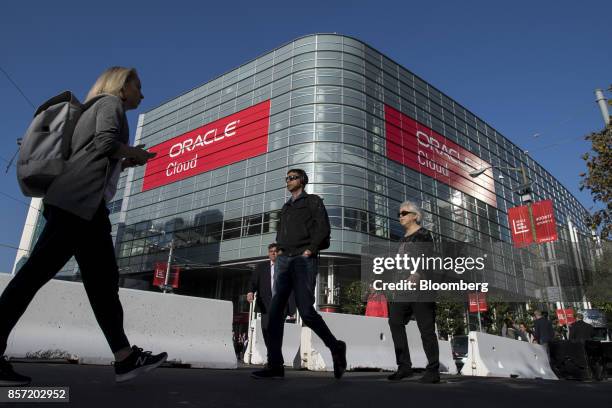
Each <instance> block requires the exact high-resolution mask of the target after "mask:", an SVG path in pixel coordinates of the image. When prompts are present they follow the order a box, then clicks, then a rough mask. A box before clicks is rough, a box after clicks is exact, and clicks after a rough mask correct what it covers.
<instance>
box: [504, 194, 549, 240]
mask: <svg viewBox="0 0 612 408" xmlns="http://www.w3.org/2000/svg"><path fill="white" fill-rule="evenodd" d="M531 208H532V211H533V222H534V226H535V231H536V234H535V235H536V240H535V242H536V243H537V244H541V243H544V242H553V241H556V240H557V223H556V222H555V213H554V210H553V203H552V201H551V200H543V201H538V202H535V203H533V204H532V205H531ZM508 224H509V226H510V231H511V232H512V242H514V246H515V247H517V248H521V247H524V246H527V245H529V244H532V243H533V242H534V241H533V234H532V232H531V228H532V227H531V221H530V219H529V207H527V206H526V205H521V206H519V207H513V208H509V209H508Z"/></svg>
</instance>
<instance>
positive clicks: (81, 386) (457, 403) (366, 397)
mask: <svg viewBox="0 0 612 408" xmlns="http://www.w3.org/2000/svg"><path fill="white" fill-rule="evenodd" d="M14 367H15V369H16V370H18V371H19V372H21V373H23V374H26V375H29V376H31V377H32V378H33V383H32V386H34V387H43V386H53V387H60V386H64V387H65V386H68V387H70V403H63V404H62V403H59V404H52V405H51V406H58V405H59V406H61V405H66V406H71V407H88V408H95V407H104V408H118V407H134V408H141V407H146V408H149V407H151V408H152V407H266V408H273V407H279V408H280V407H282V408H297V407H309V408H310V407H317V408H319V407H322V408H323V407H330V408H332V407H333V408H342V407H351V408H355V407H368V408H370V407H393V406H398V405H400V404H401V405H402V406H406V407H408V406H410V407H438V406H440V407H451V406H452V407H468V406H469V407H483V408H484V407H487V408H488V407H495V408H497V407H512V408H518V407H520V408H526V407H531V406H533V407H536V406H537V407H539V408H541V407H546V406H568V407H583V408H588V407H605V406H610V404H611V401H612V381H607V382H577V381H550V380H522V379H510V378H507V379H506V378H503V379H502V378H475V377H461V376H443V381H442V383H440V384H435V385H428V384H420V383H418V382H416V380H417V379H418V376H417V377H415V378H414V379H405V380H403V381H401V382H399V383H397V382H389V381H387V380H386V376H387V375H388V374H389V373H382V372H349V373H346V374H345V376H344V377H343V378H342V379H341V380H335V379H334V378H333V375H332V373H320V372H309V371H295V370H287V371H286V374H285V379H283V380H255V379H252V378H250V372H251V371H253V369H254V368H252V367H241V368H239V369H237V370H211V369H184V368H159V369H157V370H155V371H153V372H151V373H148V374H146V375H143V376H141V377H139V378H137V379H135V380H133V381H132V382H128V383H124V384H119V385H117V384H115V382H114V372H113V369H112V367H109V366H82V365H74V364H45V363H15V364H14ZM0 405H3V404H0ZM3 406H13V407H27V406H37V407H40V406H49V405H47V404H42V403H35V404H29V403H8V404H4V405H3Z"/></svg>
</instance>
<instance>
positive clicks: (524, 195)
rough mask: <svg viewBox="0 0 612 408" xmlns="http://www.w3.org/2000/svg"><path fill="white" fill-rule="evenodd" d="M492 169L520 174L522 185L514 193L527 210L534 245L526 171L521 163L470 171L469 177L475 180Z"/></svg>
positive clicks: (528, 182) (529, 189)
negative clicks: (512, 165) (515, 165)
mask: <svg viewBox="0 0 612 408" xmlns="http://www.w3.org/2000/svg"><path fill="white" fill-rule="evenodd" d="M493 168H496V169H499V170H514V171H518V172H520V173H521V176H522V181H523V184H521V185H520V186H519V188H518V189H517V191H516V192H517V193H518V195H519V197H520V198H521V203H523V204H526V205H527V210H528V212H529V224H530V227H531V237H532V238H533V242H534V243H535V242H536V239H537V236H536V230H535V220H534V218H533V207H532V203H533V196H532V190H531V181H529V179H528V178H527V169H525V166H524V165H523V164H522V163H521V166H520V167H500V166H486V167H482V168H480V169H476V170H472V171H470V173H469V174H470V177H474V178H475V177H478V176H480V175H481V174H483V173H484V172H485V171H487V170H489V169H493Z"/></svg>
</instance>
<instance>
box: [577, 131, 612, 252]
mask: <svg viewBox="0 0 612 408" xmlns="http://www.w3.org/2000/svg"><path fill="white" fill-rule="evenodd" d="M585 139H586V140H588V141H590V142H591V149H592V150H591V151H590V152H588V153H585V154H584V155H582V158H583V159H584V160H585V162H586V167H587V171H586V172H584V173H581V174H580V177H582V180H581V181H580V190H581V191H582V190H584V189H585V188H586V189H587V190H589V191H590V192H591V197H592V198H593V202H595V203H601V204H602V205H603V208H600V209H596V210H594V211H593V213H592V214H591V215H590V217H589V219H588V220H587V221H588V222H589V224H590V225H591V227H592V228H594V229H597V230H599V233H600V236H601V239H603V240H610V235H611V234H612V125H610V126H608V127H607V128H606V129H604V130H602V131H601V132H596V133H591V134H590V135H587V136H585Z"/></svg>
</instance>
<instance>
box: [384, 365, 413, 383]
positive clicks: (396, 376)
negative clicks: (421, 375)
mask: <svg viewBox="0 0 612 408" xmlns="http://www.w3.org/2000/svg"><path fill="white" fill-rule="evenodd" d="M413 375H414V373H413V371H412V368H402V367H398V369H397V371H396V372H394V373H393V374H391V375H390V376H388V377H387V380H389V381H400V380H401V379H402V378H410V377H412V376H413Z"/></svg>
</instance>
